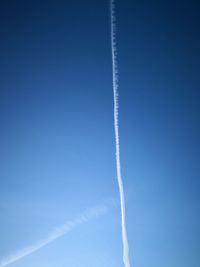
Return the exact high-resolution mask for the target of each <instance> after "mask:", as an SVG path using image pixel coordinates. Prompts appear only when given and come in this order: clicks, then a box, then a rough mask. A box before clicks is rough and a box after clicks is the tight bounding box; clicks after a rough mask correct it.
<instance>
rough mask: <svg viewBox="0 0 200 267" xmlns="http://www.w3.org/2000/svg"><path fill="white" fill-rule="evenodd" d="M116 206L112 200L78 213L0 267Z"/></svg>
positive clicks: (9, 258)
mask: <svg viewBox="0 0 200 267" xmlns="http://www.w3.org/2000/svg"><path fill="white" fill-rule="evenodd" d="M114 205H116V202H115V201H114V200H110V201H109V202H108V203H106V204H102V205H99V206H95V207H93V208H89V209H86V210H85V211H84V212H82V213H80V214H79V215H78V216H77V217H76V218H74V219H73V220H70V221H67V222H66V223H65V224H63V225H61V226H59V227H57V228H55V230H53V231H52V232H51V233H50V234H49V235H48V236H47V237H46V238H45V239H43V240H40V241H39V242H38V243H36V244H34V245H31V246H28V247H26V248H24V249H22V250H19V251H18V252H16V253H15V254H12V255H10V256H8V257H7V258H4V259H2V260H1V261H0V267H4V266H7V265H9V264H11V263H14V262H16V261H18V260H20V259H22V258H24V257H26V256H28V255H30V254H32V253H34V252H36V251H37V250H39V249H41V248H43V247H44V246H46V245H48V244H49V243H51V242H53V241H54V240H56V239H58V238H59V237H61V236H63V235H66V234H67V233H69V232H71V231H72V230H74V229H75V228H76V227H78V226H80V225H82V224H84V223H87V222H88V221H90V220H92V219H95V218H98V217H100V216H103V215H104V214H106V213H107V212H108V210H109V209H110V208H111V207H112V206H114Z"/></svg>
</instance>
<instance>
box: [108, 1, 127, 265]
mask: <svg viewBox="0 0 200 267" xmlns="http://www.w3.org/2000/svg"><path fill="white" fill-rule="evenodd" d="M110 18H111V52H112V80H113V98H114V129H115V149H116V168H117V181H118V186H119V195H120V207H121V229H122V242H123V261H124V265H125V267H130V260H129V247H128V238H127V232H126V212H125V200H124V189H123V181H122V177H121V163H120V144H119V122H118V113H119V97H118V87H119V82H118V80H119V79H118V64H117V43H116V16H115V2H114V0H110Z"/></svg>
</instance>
